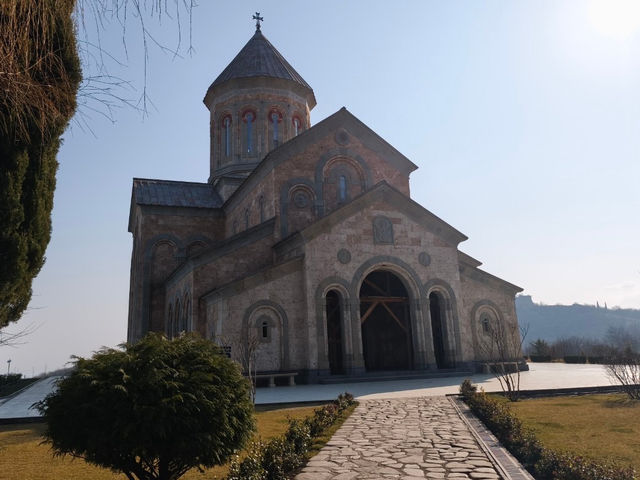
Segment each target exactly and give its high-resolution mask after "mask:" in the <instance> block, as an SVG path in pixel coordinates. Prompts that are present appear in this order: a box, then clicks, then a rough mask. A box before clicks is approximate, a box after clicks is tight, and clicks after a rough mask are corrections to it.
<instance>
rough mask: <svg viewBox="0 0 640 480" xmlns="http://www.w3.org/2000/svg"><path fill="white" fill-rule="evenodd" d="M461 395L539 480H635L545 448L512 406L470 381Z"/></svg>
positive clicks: (631, 474) (625, 472) (624, 471)
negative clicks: (493, 397)
mask: <svg viewBox="0 0 640 480" xmlns="http://www.w3.org/2000/svg"><path fill="white" fill-rule="evenodd" d="M460 394H461V396H462V398H463V400H464V401H465V403H466V404H467V405H469V408H470V409H471V411H472V412H473V413H474V414H475V415H476V416H477V417H478V418H479V419H480V420H481V421H482V422H484V424H485V425H486V426H487V428H489V430H491V431H492V432H493V434H494V435H495V436H496V437H497V438H498V440H500V442H502V444H503V445H504V446H505V447H506V448H507V449H508V450H509V451H510V452H511V453H512V454H513V455H514V456H515V457H516V458H517V459H518V460H519V461H520V462H521V463H522V465H524V467H525V468H526V469H527V470H529V471H530V472H531V473H532V474H533V475H534V476H535V478H536V479H537V480H634V479H635V478H636V476H635V471H634V469H633V468H621V467H618V466H615V465H611V464H606V463H600V462H597V461H595V460H591V459H588V458H585V457H581V456H579V455H574V454H571V453H564V452H557V451H555V450H552V449H549V448H544V447H543V446H542V444H541V443H540V441H539V440H538V439H537V437H536V436H535V434H534V433H533V431H532V430H530V429H528V428H526V427H525V426H523V425H522V422H521V421H520V420H519V419H518V418H517V417H516V416H515V415H514V414H513V413H512V412H511V409H510V408H509V405H508V404H506V403H502V402H499V401H497V400H495V399H492V398H491V397H489V396H487V394H486V393H484V392H483V391H481V392H478V391H477V387H476V386H475V385H473V384H472V383H471V382H470V381H469V380H468V379H467V380H464V381H463V382H462V384H461V385H460Z"/></svg>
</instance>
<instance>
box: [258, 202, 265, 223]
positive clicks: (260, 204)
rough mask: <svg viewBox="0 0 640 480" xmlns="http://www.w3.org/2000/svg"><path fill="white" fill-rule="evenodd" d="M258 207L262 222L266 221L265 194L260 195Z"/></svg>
mask: <svg viewBox="0 0 640 480" xmlns="http://www.w3.org/2000/svg"><path fill="white" fill-rule="evenodd" d="M258 208H259V209H260V223H262V222H264V196H263V195H260V198H259V199H258Z"/></svg>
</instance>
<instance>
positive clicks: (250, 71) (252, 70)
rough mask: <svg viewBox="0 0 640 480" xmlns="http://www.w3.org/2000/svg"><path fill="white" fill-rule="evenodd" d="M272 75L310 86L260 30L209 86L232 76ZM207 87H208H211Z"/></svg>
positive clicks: (306, 86)
mask: <svg viewBox="0 0 640 480" xmlns="http://www.w3.org/2000/svg"><path fill="white" fill-rule="evenodd" d="M246 77H274V78H283V79H285V80H292V81H294V82H296V83H299V84H300V85H302V86H303V87H305V88H308V89H309V90H311V87H310V86H309V84H308V83H307V82H305V81H304V79H303V78H302V77H301V76H300V74H299V73H298V72H296V71H295V70H294V68H293V67H292V66H291V65H289V62H287V61H286V60H285V58H284V57H283V56H282V55H281V54H280V52H278V50H276V47H274V46H273V45H272V44H271V42H269V40H267V38H266V37H265V36H264V35H263V34H262V32H261V31H260V30H256V33H255V34H254V35H253V37H251V39H250V40H249V41H248V42H247V44H246V45H245V46H244V47H243V49H242V50H240V53H238V55H236V58H234V59H233V60H232V61H231V63H230V64H229V65H227V68H225V69H224V70H223V71H222V73H221V74H220V75H218V78H216V79H215V80H214V82H213V83H212V84H211V87H213V86H215V85H219V84H221V83H223V82H226V81H227V80H231V79H233V78H246ZM211 87H209V88H211Z"/></svg>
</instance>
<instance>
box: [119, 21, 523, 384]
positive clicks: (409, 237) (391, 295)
mask: <svg viewBox="0 0 640 480" xmlns="http://www.w3.org/2000/svg"><path fill="white" fill-rule="evenodd" d="M204 102H205V105H206V106H207V108H208V109H209V110H210V112H211V158H210V166H211V175H210V177H209V180H208V182H207V183H190V182H175V181H164V180H150V179H137V178H136V179H134V181H133V190H132V199H131V210H130V217H129V231H130V232H131V233H132V234H133V239H134V241H133V253H132V266H131V288H130V303H129V330H128V340H129V341H136V340H138V339H140V338H141V337H142V336H143V335H144V334H145V333H146V332H149V331H160V332H164V333H166V334H167V335H168V336H173V335H177V334H179V333H180V332H182V331H197V332H199V333H200V334H202V335H203V336H205V337H206V338H210V339H211V340H212V341H215V342H218V343H220V344H221V345H224V346H225V347H227V348H228V349H229V350H230V354H231V355H232V357H236V358H238V356H239V355H240V354H241V351H242V350H243V349H244V347H245V346H246V345H247V344H249V343H253V344H255V345H257V349H256V355H257V366H258V370H259V371H261V372H292V371H295V372H297V373H298V374H299V377H298V378H300V379H304V380H306V381H309V382H314V381H318V380H320V379H322V378H325V377H330V376H335V375H342V376H349V375H362V374H364V373H366V372H376V371H408V370H414V371H434V372H436V371H439V370H444V371H450V370H472V369H476V368H478V366H479V365H480V364H481V363H482V359H483V358H484V356H486V351H485V349H483V342H485V341H486V336H487V333H488V331H489V327H490V325H491V324H493V323H495V324H496V325H504V326H509V327H514V328H512V329H513V330H515V331H517V328H515V327H517V317H516V312H515V305H514V296H515V294H516V293H517V292H519V291H520V288H519V287H517V286H515V285H512V284H510V283H508V282H505V281H504V280H501V279H499V278H497V277H494V276H492V275H490V274H488V273H486V272H484V271H482V270H480V269H479V268H478V267H479V266H480V262H478V261H476V260H474V259H473V258H471V257H469V256H468V255H465V254H464V253H462V252H461V251H460V250H459V249H458V245H459V244H460V243H461V242H462V241H464V240H466V239H467V237H465V236H464V235H463V234H462V233H460V232H459V231H458V230H456V229H455V228H453V227H452V226H450V225H448V224H447V223H446V222H444V221H443V220H441V219H440V218H438V217H437V216H436V215H434V214H433V213H431V212H429V211H428V210H427V209H425V208H424V207H422V206H421V205H419V204H417V203H416V202H414V201H413V200H411V198H410V191H409V175H410V174H411V172H412V171H413V170H415V169H416V168H417V167H416V166H415V165H414V164H413V163H412V162H411V161H410V160H408V159H407V158H406V157H404V156H403V155H402V154H401V153H399V152H398V151H397V150H396V149H394V148H393V147H392V146H391V145H389V144H388V143H387V142H385V141H384V140H383V139H382V138H380V137H379V136H378V135H377V134H376V133H375V132H373V131H372V130H371V129H370V128H369V127H367V126H366V125H364V124H363V123H362V122H360V121H359V120H358V119H357V118H356V117H354V116H353V115H352V114H351V113H349V112H348V111H347V110H346V109H345V108H342V109H340V110H339V111H338V112H336V113H335V114H333V115H331V116H330V117H328V118H327V119H325V120H323V121H321V122H320V123H318V124H317V125H315V126H311V125H310V117H309V112H310V110H311V109H312V108H313V107H314V106H315V97H314V94H313V91H312V90H311V87H309V85H308V84H307V83H306V82H305V81H304V80H303V79H302V77H301V76H300V75H299V74H298V73H297V72H296V71H295V70H294V69H293V68H292V67H291V66H290V65H289V64H288V62H286V60H285V59H284V58H283V57H282V55H280V53H278V52H277V50H276V49H275V48H274V47H273V45H271V44H270V43H269V42H268V40H267V39H266V38H265V37H264V35H263V34H262V33H261V32H260V31H259V30H257V31H256V33H255V35H254V36H253V37H252V38H251V39H250V40H249V42H248V43H247V45H246V46H245V47H244V48H243V49H242V50H241V51H240V53H239V54H238V55H237V56H236V57H235V58H234V59H233V61H232V62H231V63H230V64H229V66H228V67H227V68H226V69H225V70H224V71H223V72H222V74H221V75H220V76H219V77H218V78H217V79H216V80H215V81H214V82H213V84H212V85H211V87H209V90H208V91H207V94H206V96H205V99H204ZM483 352H484V353H483Z"/></svg>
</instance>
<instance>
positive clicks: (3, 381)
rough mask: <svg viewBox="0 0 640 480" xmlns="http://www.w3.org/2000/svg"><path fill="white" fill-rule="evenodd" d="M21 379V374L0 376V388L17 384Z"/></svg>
mask: <svg viewBox="0 0 640 480" xmlns="http://www.w3.org/2000/svg"><path fill="white" fill-rule="evenodd" d="M21 379H22V374H21V373H6V374H4V375H0V387H3V386H4V385H13V384H15V383H18V382H19V381H20V380H21Z"/></svg>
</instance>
